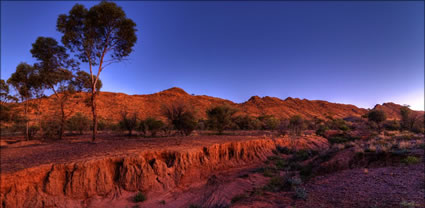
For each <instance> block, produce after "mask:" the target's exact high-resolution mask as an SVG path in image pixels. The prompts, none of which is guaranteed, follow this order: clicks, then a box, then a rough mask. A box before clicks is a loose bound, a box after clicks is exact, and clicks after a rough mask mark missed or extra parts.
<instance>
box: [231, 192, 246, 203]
mask: <svg viewBox="0 0 425 208" xmlns="http://www.w3.org/2000/svg"><path fill="white" fill-rule="evenodd" d="M247 197H248V196H247V195H246V194H238V195H236V196H234V197H232V200H231V203H232V204H234V203H236V202H238V201H241V200H243V199H246V198H247Z"/></svg>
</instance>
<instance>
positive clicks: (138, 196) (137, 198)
mask: <svg viewBox="0 0 425 208" xmlns="http://www.w3.org/2000/svg"><path fill="white" fill-rule="evenodd" d="M145 200H146V196H145V195H144V194H143V193H142V192H140V191H139V192H138V193H137V194H136V195H135V196H134V197H133V201H134V202H142V201H145Z"/></svg>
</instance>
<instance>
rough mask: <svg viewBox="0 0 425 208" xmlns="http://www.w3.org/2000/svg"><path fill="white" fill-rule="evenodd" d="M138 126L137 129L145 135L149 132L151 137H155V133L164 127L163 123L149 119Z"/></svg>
mask: <svg viewBox="0 0 425 208" xmlns="http://www.w3.org/2000/svg"><path fill="white" fill-rule="evenodd" d="M139 125H140V127H139V128H140V129H142V131H143V133H144V134H145V135H146V133H147V132H148V131H149V132H150V133H151V136H153V137H154V136H156V133H157V132H158V131H159V130H161V129H162V128H163V127H164V126H165V124H164V122H162V121H161V120H157V119H155V118H151V117H149V118H147V119H145V120H143V121H141V122H140V124H139Z"/></svg>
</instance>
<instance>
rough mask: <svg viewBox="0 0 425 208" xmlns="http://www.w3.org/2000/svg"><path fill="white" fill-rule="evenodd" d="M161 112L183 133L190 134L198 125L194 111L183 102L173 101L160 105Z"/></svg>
mask: <svg viewBox="0 0 425 208" xmlns="http://www.w3.org/2000/svg"><path fill="white" fill-rule="evenodd" d="M162 114H163V115H164V116H165V117H167V119H168V120H169V121H170V123H171V124H172V125H173V126H174V128H175V129H177V130H178V131H180V133H181V134H183V135H186V136H188V135H190V134H191V133H192V131H193V130H195V128H196V127H197V125H198V121H197V119H196V116H195V111H194V110H193V108H192V107H190V106H187V105H185V104H184V103H173V104H171V105H168V106H166V105H164V106H162Z"/></svg>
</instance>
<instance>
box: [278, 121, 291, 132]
mask: <svg viewBox="0 0 425 208" xmlns="http://www.w3.org/2000/svg"><path fill="white" fill-rule="evenodd" d="M277 130H278V132H279V134H280V135H286V134H288V130H289V120H288V119H285V118H283V119H281V120H280V122H279V126H278V129H277Z"/></svg>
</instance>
